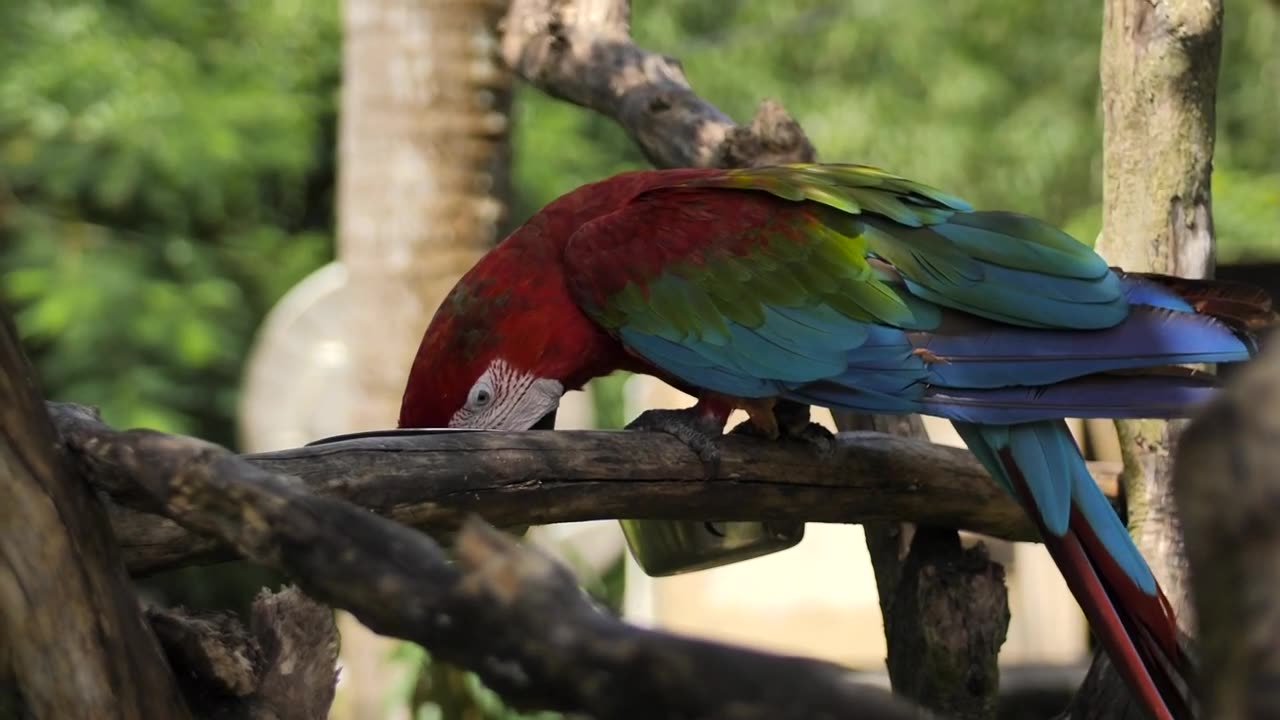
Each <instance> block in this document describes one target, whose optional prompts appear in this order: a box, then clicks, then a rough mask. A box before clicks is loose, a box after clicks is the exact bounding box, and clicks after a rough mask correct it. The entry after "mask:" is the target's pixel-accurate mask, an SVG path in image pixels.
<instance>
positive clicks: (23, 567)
mask: <svg viewBox="0 0 1280 720" xmlns="http://www.w3.org/2000/svg"><path fill="white" fill-rule="evenodd" d="M36 385H37V383H36V381H35V378H34V376H33V374H32V371H31V368H30V366H29V365H28V364H27V360H26V357H25V356H24V355H23V353H22V349H21V347H20V346H19V345H18V335H17V332H16V330H15V329H14V327H13V325H12V324H11V323H10V321H9V315H8V312H7V311H6V310H5V309H4V308H3V307H2V306H0V683H8V682H12V683H13V684H14V686H15V687H16V691H17V692H16V698H15V695H14V694H13V693H12V692H10V691H7V689H6V688H3V687H0V710H6V709H7V710H9V711H10V712H14V714H15V715H18V716H19V717H26V716H29V717H34V718H37V720H43V719H45V718H47V719H48V720H55V719H56V720H61V719H62V718H78V717H94V718H103V719H104V720H113V719H117V718H118V719H120V720H123V719H125V718H137V719H138V720H144V719H145V718H155V717H163V718H174V719H175V720H181V719H182V718H185V717H190V715H189V714H188V711H187V708H186V705H185V703H184V702H183V699H182V697H181V696H180V694H179V692H178V688H177V685H176V683H175V681H174V676H173V673H172V672H171V671H170V669H169V664H168V662H166V660H165V658H164V656H163V655H162V654H161V651H160V645H159V644H158V643H157V642H156V638H155V636H154V635H153V634H152V633H151V628H150V627H149V626H148V625H147V623H146V621H145V620H144V619H143V615H142V609H141V607H140V606H139V604H138V597H137V595H136V594H135V593H134V590H133V586H132V584H131V583H130V582H129V577H128V575H127V574H126V572H125V569H124V564H123V563H122V561H121V559H120V552H119V550H118V549H117V548H116V545H115V542H114V540H113V539H112V537H111V529H110V526H109V525H108V523H107V519H106V516H105V514H104V513H103V510H102V507H101V506H100V505H98V503H97V500H96V498H95V497H94V495H93V493H92V491H91V490H90V489H89V486H88V485H87V484H86V483H84V482H82V481H81V480H80V478H78V477H76V476H75V475H74V473H72V472H71V471H70V468H69V467H68V465H67V463H66V458H65V457H63V456H62V455H61V454H59V453H58V452H57V447H58V441H57V436H56V435H55V433H54V431H53V426H52V425H51V424H50V422H49V416H48V413H47V412H46V411H45V407H44V403H43V402H42V401H41V399H40V397H39V396H38V395H37V393H36ZM6 671H7V672H6ZM6 675H7V676H8V677H6ZM4 696H8V697H7V698H6V697H4ZM6 705H7V706H8V707H7V708H6V707H5V706H6ZM15 706H17V707H18V708H23V709H24V710H23V711H25V712H26V713H29V715H23V714H22V712H23V711H18V710H16V709H15Z"/></svg>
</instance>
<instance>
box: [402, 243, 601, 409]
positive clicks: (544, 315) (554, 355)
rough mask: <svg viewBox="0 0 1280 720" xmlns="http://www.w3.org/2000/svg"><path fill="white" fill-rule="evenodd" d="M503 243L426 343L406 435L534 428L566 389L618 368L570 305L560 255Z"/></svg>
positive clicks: (439, 316) (436, 321) (453, 298)
mask: <svg viewBox="0 0 1280 720" xmlns="http://www.w3.org/2000/svg"><path fill="white" fill-rule="evenodd" d="M539 238H540V233H537V232H525V233H517V234H516V235H514V236H512V237H509V238H507V239H506V240H505V241H503V243H502V244H500V245H499V246H498V247H497V248H495V249H494V250H491V251H490V252H489V253H488V254H487V255H485V257H484V258H482V259H481V260H480V262H479V263H477V264H476V266H475V267H473V268H472V269H471V270H470V271H468V272H467V274H465V275H464V276H463V277H462V279H461V280H459V281H458V284H457V285H455V286H454V288H453V290H452V291H450V293H449V294H448V296H447V297H446V298H445V300H444V302H443V303H442V304H441V306H440V308H439V309H438V310H437V311H436V314H435V316H434V317H433V318H432V320H431V324H430V325H429V326H428V327H427V331H426V333H425V334H424V335H423V337H422V342H421V344H420V345H419V347H418V353H417V355H416V357H415V358H414V362H413V366H412V368H411V370H410V372H409V378H408V381H407V382H406V384H405V391H404V397H403V399H402V401H401V405H400V420H399V425H400V427H405V428H409V427H422V428H432V427H437V428H439V427H469V428H483V429H489V430H528V429H530V428H532V427H535V426H537V425H538V423H539V422H540V421H542V420H543V419H544V418H548V416H549V415H550V414H551V413H552V412H554V411H555V410H556V408H557V407H558V406H559V404H560V397H561V396H562V395H563V394H564V393H565V391H566V390H572V389H576V388H579V387H581V386H582V384H583V383H585V382H586V381H587V380H590V379H591V378H592V377H595V376H597V375H603V374H607V373H608V372H611V371H612V370H613V369H615V366H616V362H615V359H616V354H617V352H619V348H620V346H618V344H617V342H616V341H615V340H613V339H612V338H610V337H609V336H608V335H607V334H605V333H604V332H603V331H602V330H601V329H600V328H598V327H597V326H596V325H594V324H593V323H591V321H590V320H588V319H587V317H586V316H585V315H584V314H583V313H582V311H581V310H580V309H579V308H578V306H577V305H576V304H575V303H574V302H573V300H572V298H571V297H570V294H569V290H568V287H567V283H566V281H565V276H564V272H563V270H562V267H563V265H562V263H561V260H560V252H559V248H558V247H557V246H556V245H555V244H554V243H549V242H540V241H539Z"/></svg>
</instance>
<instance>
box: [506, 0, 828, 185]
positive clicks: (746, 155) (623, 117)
mask: <svg viewBox="0 0 1280 720" xmlns="http://www.w3.org/2000/svg"><path fill="white" fill-rule="evenodd" d="M627 6H628V3H627V2H626V1H625V0H578V2H565V1H564V0H512V2H511V9H510V10H509V11H508V13H507V17H506V19H505V21H504V22H503V29H504V30H503V39H502V56H503V58H504V59H505V60H506V62H507V64H508V65H509V66H510V67H511V68H512V69H513V70H515V72H516V74H517V75H519V76H520V77H521V78H523V79H524V80H526V81H527V82H529V83H530V84H531V85H533V86H534V87H536V88H538V89H540V90H542V91H543V92H546V93H547V94H548V95H551V96H553V97H557V98H560V99H562V100H567V101H569V102H571V103H574V104H575V105H581V106H583V107H586V108H590V109H591V110H595V111H596V112H598V113H600V114H602V115H604V116H605V117H609V118H612V119H614V120H616V121H617V122H618V124H620V125H621V126H622V127H623V129H625V130H626V131H627V134H628V135H630V136H631V137H632V138H633V139H634V140H635V142H636V144H637V145H639V147H640V149H641V150H642V151H643V152H644V154H645V157H647V158H648V159H649V161H650V162H652V163H653V164H654V165H657V166H659V167H693V166H702V167H706V166H714V167H737V166H744V165H764V164H773V163H777V162H783V161H793V160H796V159H811V158H812V157H813V155H814V151H813V146H812V145H811V144H810V143H809V139H808V138H807V137H806V136H805V134H804V131H803V130H801V129H800V126H799V125H798V124H797V123H796V122H795V120H793V119H791V117H790V116H789V115H787V113H786V111H785V110H783V109H782V106H781V105H778V104H777V103H775V102H772V101H765V102H764V103H762V104H761V106H760V109H759V111H758V113H757V114H756V117H755V119H754V120H753V121H752V123H751V125H750V126H749V127H743V126H740V125H738V124H737V123H735V122H734V121H733V120H732V119H731V118H730V117H729V116H728V115H726V114H725V113H723V112H721V111H720V110H719V109H718V108H716V107H715V106H714V105H712V104H711V103H709V102H707V101H706V100H703V99H702V98H700V97H698V95H697V94H696V93H695V92H694V91H693V88H692V87H690V85H689V80H688V79H687V78H686V77H685V75H684V70H683V69H682V68H681V67H680V62H679V61H678V60H676V59H675V58H672V57H669V56H666V55H661V54H658V53H654V52H650V51H648V50H645V49H643V48H641V47H638V46H637V45H635V44H634V43H633V42H631V38H630V36H629V35H628V34H627V17H628V14H627Z"/></svg>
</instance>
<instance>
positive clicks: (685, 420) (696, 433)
mask: <svg viewBox="0 0 1280 720" xmlns="http://www.w3.org/2000/svg"><path fill="white" fill-rule="evenodd" d="M626 429H627V430H650V431H654V432H664V433H667V434H668V435H672V436H674V437H675V438H676V439H677V440H679V441H680V442H682V443H684V444H685V445H686V446H688V447H689V449H690V450H693V451H694V452H695V453H697V455H698V459H699V460H701V461H702V468H703V471H704V472H705V474H706V476H707V479H708V480H710V479H713V478H715V477H716V475H717V474H718V473H719V472H720V444H719V437H720V428H718V427H716V426H715V425H714V423H713V422H709V421H707V420H705V419H704V418H703V416H702V415H701V413H698V412H696V411H694V410H693V408H686V409H684V410H645V411H644V412H642V413H640V416H639V417H637V418H636V419H635V420H632V421H631V423H630V424H628V425H627V427H626Z"/></svg>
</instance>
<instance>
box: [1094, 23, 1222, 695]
mask: <svg viewBox="0 0 1280 720" xmlns="http://www.w3.org/2000/svg"><path fill="white" fill-rule="evenodd" d="M1221 43H1222V3H1221V0H1107V2H1106V3H1105V9H1104V13H1103V32H1102V60H1101V78H1102V115H1103V210H1102V220H1103V223H1102V224H1103V227H1102V235H1101V236H1100V237H1099V238H1098V242H1097V249H1098V252H1099V253H1100V254H1102V255H1103V256H1104V257H1106V258H1107V260H1108V261H1110V262H1111V264H1113V265H1119V266H1121V267H1124V268H1125V269H1127V270H1137V271H1152V272H1158V273H1168V274H1173V275H1183V276H1188V277H1206V276H1210V275H1212V274H1213V247H1214V239H1213V219H1212V216H1211V212H1210V206H1211V204H1210V197H1209V196H1210V193H1209V185H1210V182H1209V180H1210V175H1211V173H1212V169H1213V145H1214V102H1215V97H1216V90H1217V82H1218V64H1219V55H1220V52H1221ZM1183 426H1184V423H1183V422H1169V423H1166V422H1162V421H1158V420H1125V421H1120V422H1117V423H1116V428H1117V430H1118V433H1119V436H1120V443H1121V449H1122V451H1123V453H1124V460H1125V471H1124V474H1123V480H1122V482H1123V485H1124V497H1125V501H1126V503H1127V505H1128V517H1129V525H1130V530H1131V532H1132V533H1133V534H1134V539H1135V541H1136V542H1137V545H1138V548H1139V549H1140V550H1141V551H1142V553H1143V555H1144V556H1145V557H1146V558H1147V561H1148V563H1149V564H1150V565H1151V569H1152V571H1153V572H1154V573H1155V575H1156V578H1157V579H1158V580H1159V581H1160V584H1161V586H1162V587H1163V589H1164V592H1165V595H1166V596H1167V597H1168V598H1169V601H1170V603H1171V604H1172V605H1173V608H1174V610H1175V611H1176V612H1177V614H1178V621H1179V624H1180V626H1181V627H1182V628H1183V629H1184V630H1188V631H1189V630H1190V629H1191V628H1193V627H1194V625H1195V622H1194V620H1195V619H1194V617H1193V607H1192V605H1191V603H1190V602H1189V601H1188V592H1189V585H1188V582H1187V578H1186V560H1185V557H1184V554H1183V551H1182V534H1181V531H1180V529H1179V527H1178V520H1177V516H1176V513H1175V512H1174V501H1173V496H1172V473H1173V463H1172V458H1173V452H1172V451H1173V448H1174V447H1175V445H1176V443H1177V435H1178V432H1179V430H1180V429H1181V427H1183ZM1099 657H1100V656H1099ZM1099 662H1100V663H1101V662H1102V661H1101V660H1099ZM1102 667H1103V666H1102V665H1098V666H1096V667H1095V668H1094V669H1093V670H1091V671H1090V673H1089V677H1088V679H1087V680H1086V682H1085V686H1084V688H1082V690H1081V694H1080V699H1081V702H1082V703H1085V704H1088V703H1090V702H1091V701H1090V697H1091V696H1096V697H1097V698H1102V697H1103V696H1104V695H1105V696H1109V697H1114V698H1121V697H1127V693H1125V692H1124V691H1123V690H1122V689H1118V688H1111V689H1109V690H1107V689H1102V688H1101V687H1100V686H1101V685H1102V684H1106V683H1110V684H1113V685H1116V686H1119V685H1120V684H1121V683H1120V679H1119V677H1118V676H1116V675H1115V674H1114V673H1110V672H1104V671H1103V669H1102ZM1094 704H1095V705H1097V707H1096V708H1094V709H1092V710H1089V709H1081V708H1079V703H1078V704H1077V709H1076V710H1074V711H1073V713H1074V716H1075V717H1090V716H1093V715H1094V714H1097V713H1101V714H1102V715H1103V716H1106V717H1122V714H1121V709H1120V707H1119V706H1118V705H1117V704H1116V703H1114V702H1108V703H1102V702H1101V700H1099V701H1098V702H1094ZM1127 712H1133V711H1132V710H1129V711H1127ZM1134 717H1138V715H1137V714H1136V712H1135V713H1134Z"/></svg>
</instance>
